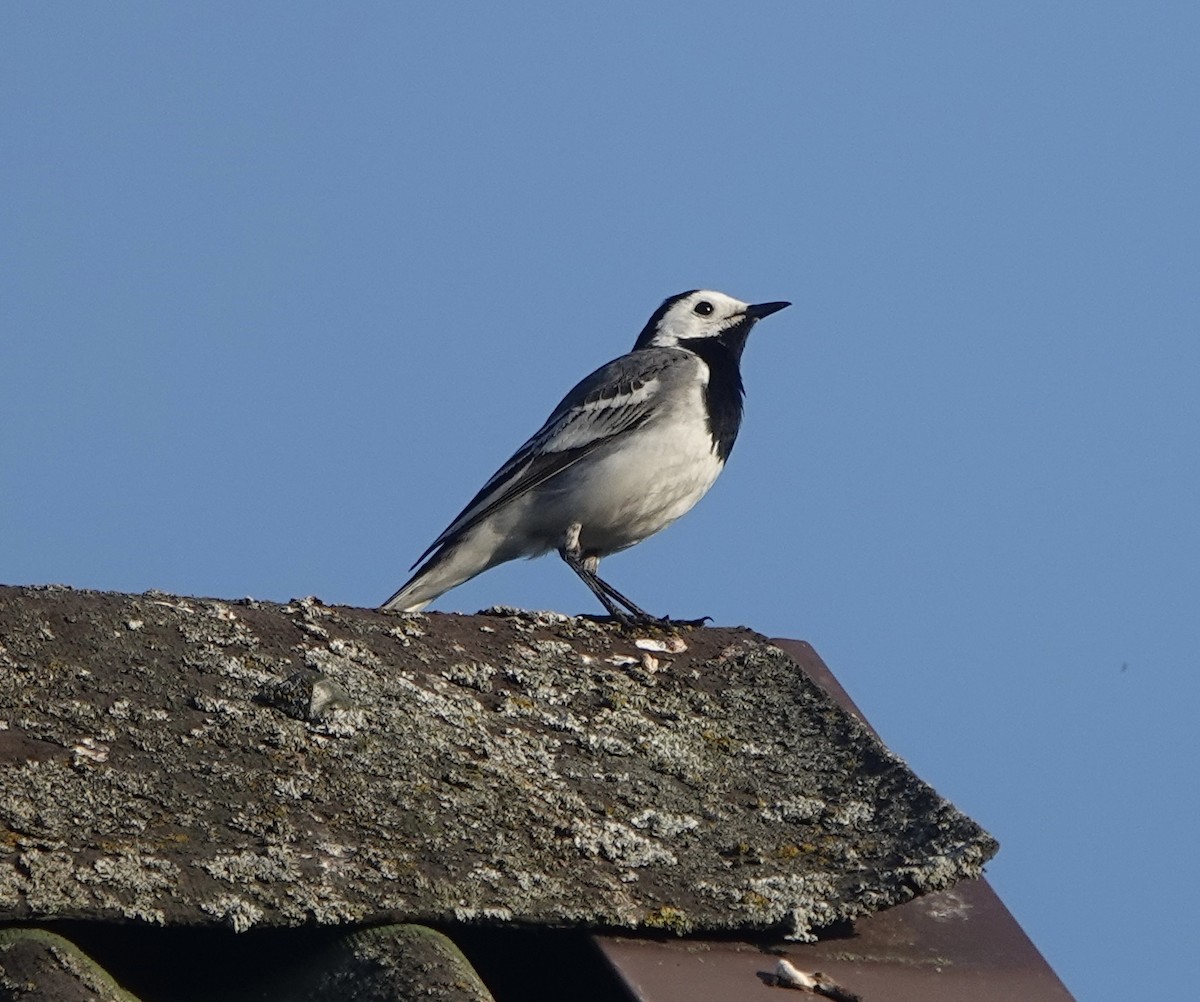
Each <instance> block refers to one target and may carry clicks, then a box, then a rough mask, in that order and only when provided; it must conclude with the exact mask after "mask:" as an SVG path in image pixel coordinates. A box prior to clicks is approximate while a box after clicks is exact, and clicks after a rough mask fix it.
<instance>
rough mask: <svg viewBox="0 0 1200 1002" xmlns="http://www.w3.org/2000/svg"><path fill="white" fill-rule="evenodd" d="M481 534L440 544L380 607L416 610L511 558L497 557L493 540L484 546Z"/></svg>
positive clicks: (469, 535)
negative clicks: (438, 548) (439, 547)
mask: <svg viewBox="0 0 1200 1002" xmlns="http://www.w3.org/2000/svg"><path fill="white" fill-rule="evenodd" d="M481 535H483V534H481V533H468V534H467V536H465V537H464V538H462V539H459V540H456V541H454V542H452V543H448V544H446V545H445V546H443V547H442V548H441V549H440V550H438V551H437V553H435V554H434V555H433V556H432V557H430V558H429V559H428V560H426V561H425V563H424V564H422V565H421V566H420V567H419V568H418V569H417V572H416V574H414V575H413V576H412V577H411V578H409V579H408V581H407V582H406V583H405V584H404V585H403V586H402V587H401V588H400V590H399V591H397V592H396V594H395V595H393V596H392V597H391V598H389V599H388V600H387V601H386V602H384V603H383V605H381V606H380V608H381V609H394V610H399V611H400V612H420V611H421V610H422V609H424V608H425V606H427V605H428V604H429V603H430V602H432V601H433V600H434V599H435V598H437V597H438V596H439V595H442V594H444V593H445V592H448V591H449V590H450V589H451V588H456V587H457V586H458V585H460V584H462V583H463V582H464V581H470V580H471V578H473V577H475V575H476V574H482V573H483V572H484V571H486V570H487V569H488V568H489V567H494V566H495V565H496V564H498V563H502V562H503V561H504V560H507V559H511V558H509V557H500V558H499V559H498V558H497V553H496V546H495V544H494V542H493V543H492V545H486V543H485V540H484V539H481V538H479V537H480V536H481ZM487 542H492V541H491V540H487ZM481 544H484V545H481Z"/></svg>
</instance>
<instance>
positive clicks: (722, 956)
mask: <svg viewBox="0 0 1200 1002" xmlns="http://www.w3.org/2000/svg"><path fill="white" fill-rule="evenodd" d="M774 643H776V644H778V645H779V647H781V648H782V649H783V650H784V651H786V652H787V654H788V655H790V656H791V657H792V658H793V659H794V660H795V661H796V662H797V663H798V664H799V665H800V666H801V667H802V668H803V669H804V671H805V672H806V673H807V674H808V675H809V677H810V678H812V679H813V681H815V682H816V683H817V684H818V685H820V686H821V687H822V688H823V689H825V691H826V692H828V693H829V695H830V696H831V697H833V699H835V700H836V701H837V702H838V703H840V704H841V705H842V706H843V707H845V708H846V709H847V710H849V711H850V712H851V713H854V714H855V715H856V716H857V717H858V718H859V719H860V720H862V721H863V723H864V724H866V725H867V726H868V727H870V724H869V723H867V721H866V719H865V718H864V717H863V715H862V711H860V710H859V709H858V707H857V706H855V705H854V701H853V700H852V699H851V698H850V697H849V695H848V694H847V693H846V690H845V689H843V688H842V686H841V685H840V683H839V682H838V681H837V679H836V678H834V676H833V673H832V672H831V671H830V670H829V668H828V667H827V666H826V665H825V663H824V662H823V661H822V660H821V658H820V656H819V655H818V654H817V652H816V651H815V650H813V647H812V645H811V644H808V643H806V642H805V641H802V640H782V639H776V640H774ZM595 942H596V945H597V947H598V948H599V950H600V952H601V953H602V954H603V956H604V957H605V958H606V959H607V960H608V962H609V963H610V964H611V965H612V967H613V969H614V970H615V971H616V972H617V974H618V975H619V976H620V977H621V979H622V980H623V982H624V984H625V986H626V989H627V990H628V991H629V993H630V997H631V998H632V999H636V1000H638V1002H705V1000H709V999H711V1000H714V1002H715V1000H722V1002H724V1000H729V999H738V1000H746V1002H753V1000H754V999H763V1000H764V1002H767V1000H770V999H775V1000H776V1002H778V1000H779V999H780V995H779V994H778V993H779V990H780V989H779V988H778V987H775V986H774V985H773V983H772V982H773V981H774V980H775V978H776V975H777V973H778V972H779V971H780V965H781V961H786V963H787V964H790V965H791V967H792V968H794V969H795V970H797V971H799V972H802V975H814V974H816V973H818V972H819V973H820V975H822V978H821V979H820V980H821V981H822V982H823V983H825V984H831V985H834V986H837V987H836V988H833V989H831V990H830V991H829V992H827V993H826V997H830V998H839V997H840V998H842V999H846V1000H849V999H854V998H856V997H857V998H858V999H861V1000H862V1002H941V1000H946V1002H962V1000H964V999H970V1000H971V1002H1001V1000H1012V999H1021V1000H1022V1002H1071V1000H1072V995H1071V993H1070V992H1069V991H1067V988H1066V986H1065V985H1064V984H1063V983H1062V981H1060V980H1059V978H1058V976H1057V975H1056V974H1055V973H1054V971H1053V970H1052V969H1051V967H1050V965H1049V964H1048V963H1046V960H1045V958H1044V957H1043V956H1042V955H1041V953H1040V952H1039V951H1038V949H1037V947H1036V946H1034V944H1033V942H1032V941H1031V940H1030V939H1029V937H1028V936H1027V935H1026V934H1025V932H1024V930H1023V929H1021V927H1020V925H1019V924H1018V923H1017V921H1016V919H1014V918H1013V916H1012V914H1011V913H1010V912H1009V910H1008V909H1007V908H1006V907H1005V906H1004V903H1003V902H1002V901H1001V900H1000V899H999V897H997V895H996V893H995V891H993V890H992V888H991V887H990V886H989V885H988V883H987V881H986V880H983V879H979V880H967V881H963V882H962V883H960V884H958V885H956V886H955V887H952V888H950V889H949V890H946V891H938V892H935V893H932V894H926V895H923V896H921V897H919V898H916V899H914V900H912V901H909V902H907V903H905V904H902V905H897V906H896V907H894V908H889V909H887V910H886V911H883V912H877V913H875V914H872V915H868V916H866V917H864V918H860V919H858V920H857V921H855V922H854V925H853V931H852V932H850V933H849V934H848V935H838V936H836V937H831V938H827V939H822V940H820V941H819V942H816V943H792V942H786V941H780V942H774V943H759V944H756V943H751V942H746V941H740V942H739V941H732V940H698V939H674V940H651V939H644V938H639V939H635V938H629V937H624V936H597V937H595ZM839 989H840V994H839ZM820 994H821V993H820V992H817V993H814V997H817V996H819V995H820Z"/></svg>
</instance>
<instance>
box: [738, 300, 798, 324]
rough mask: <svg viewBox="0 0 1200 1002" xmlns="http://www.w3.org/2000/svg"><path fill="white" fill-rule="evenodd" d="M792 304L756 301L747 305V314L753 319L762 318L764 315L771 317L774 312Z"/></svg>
mask: <svg viewBox="0 0 1200 1002" xmlns="http://www.w3.org/2000/svg"><path fill="white" fill-rule="evenodd" d="M791 305H792V304H791V303H755V304H754V305H753V306H747V307H746V316H748V317H749V318H750V319H751V320H761V319H762V318H763V317H769V316H770V315H771V314H772V313H778V312H779V311H780V310H782V309H783V308H784V307H785V306H791Z"/></svg>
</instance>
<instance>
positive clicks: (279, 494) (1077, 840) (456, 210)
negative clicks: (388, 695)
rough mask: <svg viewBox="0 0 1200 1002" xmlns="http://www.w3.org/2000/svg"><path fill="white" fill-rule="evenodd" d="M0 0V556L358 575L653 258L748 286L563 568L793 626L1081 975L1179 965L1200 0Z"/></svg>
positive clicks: (530, 602)
mask: <svg viewBox="0 0 1200 1002" xmlns="http://www.w3.org/2000/svg"><path fill="white" fill-rule="evenodd" d="M4 22H5V24H4V30H3V32H0V85H2V87H3V94H4V99H3V102H2V105H0V133H2V135H3V137H4V138H3V143H2V144H0V182H2V183H3V190H4V192H5V195H4V198H3V200H2V201H0V230H2V232H3V234H4V236H3V239H2V240H0V422H2V423H0V477H2V479H0V580H4V581H7V582H12V583H38V582H50V581H57V582H65V583H68V584H72V585H75V586H79V587H88V588H107V589H120V590H127V591H142V590H145V589H148V588H160V589H165V590H170V591H178V592H185V593H195V594H205V595H219V596H226V597H236V596H242V595H253V596H256V597H259V598H266V599H276V600H285V599H287V598H289V597H291V596H298V595H305V594H317V595H319V596H320V597H321V598H323V599H324V600H326V601H328V602H337V603H347V604H363V605H373V604H377V603H378V602H380V601H382V600H383V599H384V598H385V597H386V596H387V595H389V594H390V593H391V592H392V590H393V589H394V588H395V587H396V586H397V585H398V584H400V583H401V581H402V580H403V579H404V577H405V575H406V569H407V567H408V564H409V563H410V562H411V561H412V560H413V559H414V558H415V557H416V556H417V554H419V553H420V552H421V551H422V550H423V549H424V548H425V546H426V544H427V543H428V542H429V541H430V540H432V538H433V537H434V536H435V535H436V534H437V533H438V532H439V531H440V530H441V529H442V528H443V527H444V525H445V524H446V522H447V521H448V520H449V519H450V518H451V517H452V516H453V515H454V514H455V513H456V512H457V511H458V509H459V508H460V507H461V506H462V504H463V503H464V502H465V501H466V500H467V499H468V498H469V497H470V496H471V494H472V493H474V491H475V489H476V488H477V487H478V486H479V485H480V483H481V482H482V481H483V479H485V478H486V477H487V476H488V475H489V474H490V473H491V472H492V471H493V469H495V467H496V466H497V465H498V464H499V463H500V462H501V461H502V460H504V459H505V458H506V457H507V456H508V454H509V453H510V452H511V451H512V449H513V448H515V447H516V446H517V445H518V444H519V443H520V442H521V441H523V440H524V439H525V437H526V436H527V435H528V434H530V433H531V432H532V431H533V430H534V429H536V428H537V426H538V425H539V424H540V423H541V421H542V419H543V418H544V417H545V415H546V414H547V412H548V411H549V409H550V408H551V407H552V406H553V405H554V404H555V403H556V402H557V401H558V399H559V398H560V396H561V395H562V394H563V393H564V392H565V391H566V389H567V388H569V387H570V386H571V385H572V384H573V383H574V382H575V381H576V380H577V379H579V378H580V377H581V376H583V375H584V374H586V373H587V372H589V371H591V369H593V368H594V367H595V366H597V365H598V364H600V363H602V362H604V361H606V360H607V359H609V358H611V357H613V356H615V355H617V354H620V353H621V352H623V351H626V350H627V349H628V348H629V347H630V346H631V345H632V342H633V339H634V337H635V336H636V334H637V332H638V331H639V329H640V328H641V325H642V324H643V323H644V321H645V319H646V317H647V316H649V314H650V313H651V312H652V310H653V309H654V308H655V306H656V305H657V304H658V303H659V302H660V301H661V300H662V299H663V298H664V297H666V296H668V295H670V294H673V293H676V292H680V291H682V290H684V289H690V288H694V287H697V286H700V287H711V288H718V289H721V290H723V291H726V292H728V293H730V294H732V295H735V296H738V297H739V298H743V299H749V300H756V301H761V300H772V299H790V300H792V301H793V302H794V303H795V306H794V307H793V308H792V309H790V310H787V311H786V312H784V313H781V314H779V315H778V316H777V317H772V318H771V319H770V320H769V321H767V322H765V323H763V324H762V325H761V326H760V327H759V328H758V329H757V330H756V331H755V334H754V336H753V338H752V339H751V343H750V345H749V348H748V350H747V353H746V359H745V366H744V373H745V380H746V384H747V390H748V399H747V416H746V421H745V424H744V426H743V429H742V436H741V438H740V439H739V441H738V445H737V448H736V449H735V451H734V454H733V457H732V460H731V462H730V464H729V466H728V468H727V469H726V472H725V474H724V476H723V477H722V479H721V480H720V481H719V482H718V484H717V486H716V487H715V488H714V490H713V491H712V493H711V494H710V495H709V497H707V498H706V499H705V500H704V501H703V502H702V503H701V504H700V506H699V507H697V509H696V510H695V511H694V512H692V513H691V514H690V515H689V516H688V517H687V518H685V519H684V520H682V521H681V522H680V523H678V524H677V525H675V526H673V527H672V528H671V529H669V530H668V531H667V532H665V533H663V534H662V535H661V536H659V537H656V538H655V539H653V540H650V541H648V542H646V543H644V544H643V545H641V546H639V547H637V548H635V549H634V550H632V551H629V552H628V553H626V554H622V555H619V556H617V557H614V558H612V559H610V560H609V561H607V562H606V564H605V570H606V577H608V578H609V579H610V580H611V581H612V582H613V583H614V584H615V585H616V586H617V587H619V588H621V589H622V590H623V591H625V592H626V593H627V594H629V595H630V596H631V597H632V598H634V599H635V600H636V601H637V602H638V603H639V604H642V605H644V606H646V607H647V608H649V609H651V610H654V611H658V612H662V613H671V614H673V615H677V616H697V615H702V614H707V615H711V616H713V617H714V619H715V620H716V621H717V622H718V623H721V624H739V623H740V624H746V625H749V626H752V627H754V628H755V629H758V630H760V631H762V632H764V633H767V634H770V635H775V636H787V637H798V638H804V639H807V640H810V641H811V642H812V643H813V644H814V645H815V646H816V648H817V650H818V651H819V652H820V653H821V654H822V655H823V656H824V658H825V659H826V661H828V663H829V664H830V666H831V667H832V668H833V670H834V672H835V673H836V674H837V675H838V676H839V678H840V679H841V680H842V681H843V683H844V684H845V685H846V687H847V688H848V689H849V690H850V692H851V694H852V695H853V696H854V697H855V698H856V699H857V700H858V701H859V703H860V704H861V705H862V706H863V708H864V709H865V711H866V712H867V714H868V716H869V717H870V718H871V720H872V722H873V723H874V724H875V725H876V726H877V728H878V729H879V730H880V732H881V733H882V734H883V735H884V737H885V739H886V740H887V741H888V742H889V743H890V744H891V745H892V747H893V748H894V749H895V750H896V751H897V752H898V753H899V754H901V755H903V756H904V757H905V758H907V759H908V760H909V762H910V763H911V764H912V765H913V767H914V768H915V769H916V770H917V771H918V772H919V773H920V774H921V775H922V776H924V777H925V778H927V779H928V780H929V781H930V782H932V783H933V784H934V785H935V786H936V787H937V788H938V789H939V790H940V791H941V792H943V793H944V794H946V795H947V796H949V797H951V798H952V799H953V800H954V801H955V802H957V803H958V804H959V805H960V806H961V807H963V808H964V809H965V810H967V811H968V812H969V813H970V814H972V815H973V816H974V817H976V818H977V819H978V820H980V821H981V822H983V823H984V824H985V825H986V826H987V827H988V828H989V829H990V830H991V831H992V832H993V833H994V834H996V835H997V837H998V838H999V839H1000V841H1001V843H1002V850H1001V853H1000V855H999V857H998V858H997V859H996V861H995V862H994V863H993V864H992V865H991V867H990V868H989V876H990V879H991V881H992V883H993V884H994V886H995V887H996V888H997V889H998V891H999V892H1000V894H1001V896H1002V897H1003V898H1004V900H1005V901H1006V903H1007V904H1008V905H1009V907H1010V908H1011V909H1012V910H1013V912H1014V913H1015V914H1016V916H1017V918H1018V920H1019V921H1020V922H1021V923H1022V925H1023V926H1024V927H1025V929H1026V930H1027V931H1028V932H1029V934H1030V935H1031V937H1032V938H1033V940H1034V941H1035V942H1036V943H1037V945H1038V946H1039V947H1040V948H1041V950H1042V951H1043V952H1044V953H1045V955H1046V956H1047V958H1048V959H1049V960H1050V962H1051V963H1052V964H1053V966H1054V967H1055V969H1056V970H1057V971H1058V972H1059V973H1060V975H1061V976H1062V977H1063V979H1064V980H1065V981H1066V983H1067V985H1068V986H1069V987H1070V988H1071V989H1072V990H1073V991H1074V992H1076V993H1077V994H1078V995H1079V997H1080V998H1088V999H1104V998H1113V999H1115V998H1123V997H1125V996H1124V993H1125V992H1126V990H1127V986H1126V985H1125V984H1124V983H1123V982H1122V980H1121V978H1119V977H1118V976H1117V975H1116V973H1115V972H1114V971H1113V969H1112V967H1111V966H1110V961H1111V958H1112V957H1113V956H1114V955H1119V956H1122V957H1130V956H1132V957H1136V958H1138V961H1137V965H1136V966H1137V970H1138V977H1137V983H1138V989H1139V991H1140V992H1141V993H1142V994H1144V995H1145V996H1146V997H1151V996H1154V995H1155V994H1156V992H1164V993H1165V992H1167V991H1168V990H1172V989H1177V988H1178V986H1179V984H1182V983H1185V982H1188V981H1190V979H1191V978H1192V976H1193V972H1192V970H1191V968H1192V966H1193V965H1192V962H1191V960H1190V957H1191V954H1192V953H1193V952H1194V942H1193V939H1194V931H1195V929H1196V928H1197V927H1200V908H1198V906H1197V904H1196V899H1197V895H1196V890H1197V887H1196V879H1195V875H1194V869H1195V868H1194V867H1193V866H1192V865H1191V862H1190V854H1191V851H1192V842H1193V840H1194V833H1195V831H1196V829H1197V827H1198V825H1200V810H1198V803H1197V802H1198V799H1200V798H1198V796H1197V794H1196V792H1195V781H1194V779H1195V774H1196V772H1197V769H1198V767H1200V754H1198V752H1197V742H1196V737H1195V734H1196V726H1195V720H1196V716H1197V711H1198V710H1200V683H1198V682H1197V678H1198V676H1200V608H1198V606H1200V603H1198V601H1197V598H1198V594H1200V517H1198V516H1200V470H1198V464H1197V442H1198V440H1200V406H1198V405H1197V396H1198V391H1197V383H1198V379H1197V377H1198V375H1200V292H1198V289H1200V283H1198V282H1197V278H1198V275H1200V219H1198V215H1200V213H1198V211H1197V210H1198V208H1200V186H1198V184H1197V181H1196V177H1197V176H1200V171H1198V170H1197V163H1198V162H1200V125H1198V122H1200V118H1198V116H1197V108H1198V107H1200V74H1198V73H1197V69H1196V57H1195V39H1196V38H1197V37H1198V36H1200V7H1197V6H1196V5H1194V4H1187V3H1154V2H1150V3H1142V4H1136V5H1133V4H1118V3H1112V2H1093V3H1059V4H1052V5H1047V4H1034V3H1007V4H1002V5H980V4H951V3H915V4H904V5H897V4H882V3H861V4H859V3H839V4H830V3H815V2H796V0H789V2H779V3H751V4H741V5H729V4H713V3H703V2H698V3H690V4H678V3H663V4H657V5H644V4H641V5H639V4H630V3H615V4H607V5H603V6H591V7H579V6H578V5H563V4H549V3H529V4H522V5H520V6H519V8H516V9H514V8H512V7H511V5H510V6H509V7H496V6H494V5H493V6H491V7H484V6H483V5H479V6H477V7H471V8H462V7H450V6H446V5H441V6H438V5H423V6H418V5H403V6H402V5H395V4H383V3H379V4H370V3H360V4H351V5H340V4H339V5H333V4H327V5H315V4H306V3H299V4H297V3H287V4H283V3H257V4H249V5H247V4H229V3H226V4H221V3H207V4H203V5H183V4H171V5H162V4H149V3H113V4H105V5H66V4H60V5H49V4H38V5H10V6H9V7H8V8H7V9H6V11H5V14H4ZM497 602H502V603H506V604H516V605H524V606H531V607H539V608H555V609H560V610H563V611H568V612H578V611H597V610H595V609H594V608H593V602H592V600H591V597H590V596H589V595H588V593H587V592H586V591H585V590H584V589H583V588H582V586H581V585H580V584H579V583H578V582H577V581H576V580H575V579H574V578H573V576H572V575H571V574H570V573H569V571H567V570H566V568H565V567H563V566H562V565H561V564H560V562H559V561H557V560H555V559H545V560H541V561H537V562H534V563H519V564H511V565H507V566H505V567H503V568H500V569H497V570H495V571H492V572H490V573H488V574H486V575H484V576H483V577H481V578H479V579H477V580H476V581H474V582H472V583H470V584H468V585H466V586H464V587H462V588H460V589H458V590H457V591H454V592H451V593H450V594H449V595H447V596H445V597H444V598H443V599H442V600H441V601H440V602H439V603H438V605H437V607H438V608H442V609H451V610H465V611H474V610H476V609H478V608H481V607H484V606H487V605H490V604H492V603H497Z"/></svg>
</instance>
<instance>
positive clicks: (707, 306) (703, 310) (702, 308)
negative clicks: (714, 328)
mask: <svg viewBox="0 0 1200 1002" xmlns="http://www.w3.org/2000/svg"><path fill="white" fill-rule="evenodd" d="M712 311H713V304H712V303H710V302H709V301H708V300H707V299H701V300H700V302H698V303H697V304H696V305H695V306H694V307H692V312H693V313H699V314H700V316H702V317H706V316H708V315H709V314H710V313H712Z"/></svg>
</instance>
